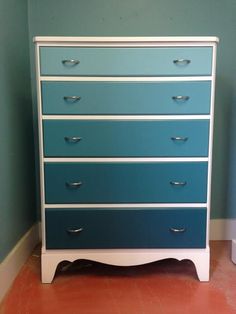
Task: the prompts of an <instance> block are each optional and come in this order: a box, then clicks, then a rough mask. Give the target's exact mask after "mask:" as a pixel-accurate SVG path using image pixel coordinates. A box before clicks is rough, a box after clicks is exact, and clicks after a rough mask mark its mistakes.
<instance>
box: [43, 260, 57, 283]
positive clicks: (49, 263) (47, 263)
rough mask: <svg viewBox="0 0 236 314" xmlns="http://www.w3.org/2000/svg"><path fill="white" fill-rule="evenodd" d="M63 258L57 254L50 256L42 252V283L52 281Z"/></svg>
mask: <svg viewBox="0 0 236 314" xmlns="http://www.w3.org/2000/svg"><path fill="white" fill-rule="evenodd" d="M60 261H61V259H58V258H57V257H56V256H50V255H47V254H42V256H41V280H42V283H51V282H52V280H53V278H54V275H55V272H56V269H57V265H58V263H59V262H60Z"/></svg>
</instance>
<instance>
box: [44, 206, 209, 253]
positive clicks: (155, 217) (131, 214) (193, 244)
mask: <svg viewBox="0 0 236 314" xmlns="http://www.w3.org/2000/svg"><path fill="white" fill-rule="evenodd" d="M205 246H206V208H175V209H168V208H155V209H147V208H146V209H145V208H139V209H137V208H136V209H135V208H132V209H130V208H122V209H115V208H114V209H112V208H110V209H105V208H100V209H71V208H64V209H56V208H55V209H46V248H47V249H101V248H106V249H108V248H111V249H112V248H204V247H205Z"/></svg>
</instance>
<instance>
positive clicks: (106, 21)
mask: <svg viewBox="0 0 236 314" xmlns="http://www.w3.org/2000/svg"><path fill="white" fill-rule="evenodd" d="M235 13H236V1H235V0H224V1H222V0H204V1H196V0H109V1H106V0H86V1H85V0H60V1H58V0H31V1H29V36H30V41H32V37H33V36H36V35H37V36H39V35H41V36H43V35H47V36H53V35H58V36H66V35H67V36H171V35H173V36H175V35H178V36H192V35H193V36H194V35H196V36H197V35H198V36H203V35H208V36H209V35H210V36H213V35H214V36H218V37H219V38H220V45H219V50H218V66H217V92H216V109H215V112H216V118H215V146H214V164H213V191H212V218H224V217H227V218H230V217H236V193H235V192H234V190H236V178H235V177H236V174H235V177H234V176H233V172H232V171H234V172H236V171H235V170H236V169H235V168H236V167H235V161H234V158H233V154H234V151H233V149H232V148H231V146H232V145H233V144H234V143H233V141H232V142H231V143H230V141H229V138H230V136H233V134H234V138H236V134H235V133H236V132H235V128H236V125H235V124H234V123H233V121H232V120H233V118H232V115H231V113H232V111H233V106H234V105H235V103H236V92H235V90H236V84H235V81H236V80H235V72H236V71H235V57H236V40H235V29H236V18H235ZM30 49H31V63H32V77H33V79H34V71H33V61H34V59H33V58H34V57H33V45H32V44H31V47H30ZM33 94H34V97H33V98H34V99H35V89H33ZM235 114H236V113H235V111H234V116H235ZM230 117H231V119H230ZM230 144H231V145H230ZM235 160H236V156H235ZM229 184H230V186H229Z"/></svg>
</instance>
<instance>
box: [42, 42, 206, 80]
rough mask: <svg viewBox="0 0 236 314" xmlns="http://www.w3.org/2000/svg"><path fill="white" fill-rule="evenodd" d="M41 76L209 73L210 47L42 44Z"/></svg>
mask: <svg viewBox="0 0 236 314" xmlns="http://www.w3.org/2000/svg"><path fill="white" fill-rule="evenodd" d="M40 61H41V75H65V76H66V75H81V76H87V75H90V76H111V75H112V76H154V75H160V76H162V75H167V76H168V75H169V76H175V75H176V76H179V75H186V76H187V75H210V74H211V71H212V48H211V47H172V48H171V47H169V48H166V47H163V48H160V47H159V48H155V47H144V48H140V47H136V48H125V47H120V48H118V47H113V48H111V47H110V48H108V47H106V48H104V47H103V48H102V47H100V48H95V47H93V48H84V47H41V48H40Z"/></svg>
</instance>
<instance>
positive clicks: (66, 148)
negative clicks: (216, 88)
mask: <svg viewBox="0 0 236 314" xmlns="http://www.w3.org/2000/svg"><path fill="white" fill-rule="evenodd" d="M43 127H44V155H45V156H46V157H53V156H54V157H63V156H64V157H77V156H78V157H81V156H83V157H86V156H99V157H104V156H105V157H130V156H131V157H145V156H146V157H152V156H161V157H165V156H190V157H191V156H205V157H206V156H207V155H208V133H209V121H208V120H174V121H173V120H167V121H162V120H159V121H153V120H151V121H150V120H143V121H139V120H113V121H109V120H44V121H43Z"/></svg>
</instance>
